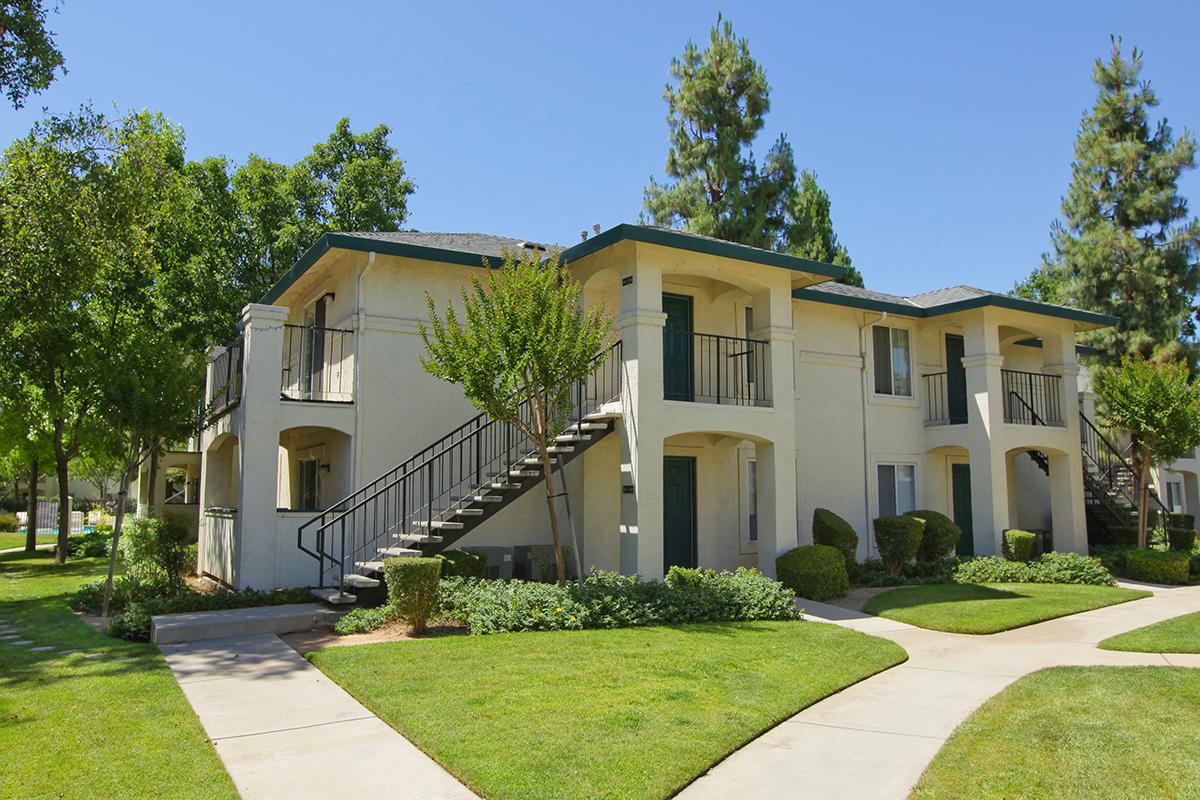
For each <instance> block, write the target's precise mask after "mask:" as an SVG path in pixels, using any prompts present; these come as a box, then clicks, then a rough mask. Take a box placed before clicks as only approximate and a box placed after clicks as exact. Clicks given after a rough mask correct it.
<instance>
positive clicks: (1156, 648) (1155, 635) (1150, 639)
mask: <svg viewBox="0 0 1200 800" xmlns="http://www.w3.org/2000/svg"><path fill="white" fill-rule="evenodd" d="M1100 647H1102V648H1104V649H1105V650H1131V651H1133V652H1137V653H1200V612H1197V613H1195V614H1185V615H1184V616H1182V617H1173V618H1172V619H1165V620H1163V621H1162V622H1157V623H1155V624H1153V625H1147V626H1146V627H1144V628H1138V629H1137V630H1133V631H1129V632H1128V633H1122V634H1120V635H1119V636H1113V637H1112V638H1110V639H1105V640H1104V641H1103V642H1101V643H1100Z"/></svg>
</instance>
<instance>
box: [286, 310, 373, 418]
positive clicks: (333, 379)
mask: <svg viewBox="0 0 1200 800" xmlns="http://www.w3.org/2000/svg"><path fill="white" fill-rule="evenodd" d="M279 387H280V388H279V393H280V396H281V397H283V398H284V399H286V400H306V401H312V402H322V403H350V402H353V401H354V331H352V330H348V329H346V328H325V327H321V326H318V325H290V324H289V325H284V326H283V370H282V374H281V375H280V379H279Z"/></svg>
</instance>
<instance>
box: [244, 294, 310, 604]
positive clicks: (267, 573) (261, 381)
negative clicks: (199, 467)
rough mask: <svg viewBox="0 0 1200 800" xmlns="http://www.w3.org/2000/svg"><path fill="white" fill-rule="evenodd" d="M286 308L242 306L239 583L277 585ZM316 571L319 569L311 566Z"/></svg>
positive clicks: (254, 585) (256, 586)
mask: <svg viewBox="0 0 1200 800" xmlns="http://www.w3.org/2000/svg"><path fill="white" fill-rule="evenodd" d="M286 320H287V309H286V308H280V307H278V306H265V305H258V304H251V305H248V306H246V308H245V309H244V310H243V311H242V323H243V327H244V332H243V338H242V347H243V356H242V358H243V361H242V399H241V404H240V405H239V407H238V408H237V410H236V413H237V415H238V417H239V420H240V425H239V426H238V427H239V429H238V440H239V444H240V446H239V448H238V453H239V458H240V465H239V470H238V479H239V481H240V483H241V485H240V486H239V487H238V494H237V496H238V513H237V530H238V533H237V537H236V539H237V553H236V555H235V559H234V562H235V567H234V570H235V577H236V584H237V587H238V588H243V587H246V586H252V587H254V588H256V589H272V588H275V585H276V574H277V569H276V567H277V564H276V561H277V547H276V534H275V528H276V520H275V516H276V515H275V501H276V497H277V496H278V482H279V387H280V383H279V380H280V374H281V371H282V368H283V324H284V322H285V321H286ZM313 573H314V575H315V574H316V570H315V569H314V570H313Z"/></svg>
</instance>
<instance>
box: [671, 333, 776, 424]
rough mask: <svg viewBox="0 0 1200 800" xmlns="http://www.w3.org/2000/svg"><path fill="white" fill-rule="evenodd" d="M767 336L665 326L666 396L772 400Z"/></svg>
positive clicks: (741, 402) (737, 402)
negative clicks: (760, 337) (734, 334)
mask: <svg viewBox="0 0 1200 800" xmlns="http://www.w3.org/2000/svg"><path fill="white" fill-rule="evenodd" d="M769 347H770V343H769V342H767V341H765V340H763V339H750V338H739V337H737V336H722V335H720V334H716V333H696V332H694V331H672V330H664V331H663V397H664V398H665V399H667V400H684V401H687V402H691V403H715V404H717V405H731V406H769V405H771V396H770V392H769V390H768V387H767V356H768V354H769V350H768V348H769Z"/></svg>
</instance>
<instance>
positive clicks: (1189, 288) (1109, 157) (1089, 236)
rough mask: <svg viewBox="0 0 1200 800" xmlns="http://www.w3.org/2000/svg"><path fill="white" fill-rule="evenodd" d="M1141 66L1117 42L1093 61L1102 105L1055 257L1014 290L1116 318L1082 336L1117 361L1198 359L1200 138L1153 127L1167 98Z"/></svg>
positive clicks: (1076, 165) (1081, 147) (1057, 231)
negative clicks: (1199, 162)
mask: <svg viewBox="0 0 1200 800" xmlns="http://www.w3.org/2000/svg"><path fill="white" fill-rule="evenodd" d="M1141 71H1142V53H1141V52H1139V51H1138V50H1137V49H1134V50H1133V51H1132V53H1131V54H1130V57H1129V58H1128V59H1126V58H1125V56H1124V55H1123V54H1122V51H1121V40H1120V39H1116V38H1114V39H1113V41H1112V50H1111V53H1110V55H1109V58H1108V60H1103V59H1097V60H1096V62H1095V64H1094V66H1093V68H1092V80H1093V81H1094V82H1095V84H1096V86H1097V95H1096V102H1095V105H1094V106H1093V107H1092V108H1091V110H1089V111H1088V112H1087V113H1086V114H1085V115H1084V117H1083V121H1082V122H1081V123H1080V127H1079V134H1078V137H1077V139H1076V141H1075V160H1074V162H1073V164H1072V167H1071V183H1070V186H1069V187H1068V190H1067V196H1066V197H1065V198H1064V199H1063V203H1062V212H1063V219H1062V220H1060V221H1057V222H1055V224H1054V226H1053V229H1052V232H1051V240H1052V244H1053V248H1054V251H1053V253H1049V254H1047V255H1046V256H1044V257H1043V263H1042V266H1041V267H1039V268H1038V269H1037V270H1034V273H1033V275H1031V276H1030V277H1029V278H1028V279H1027V280H1026V281H1025V282H1023V283H1022V284H1020V285H1019V286H1018V287H1017V292H1018V294H1022V295H1024V296H1027V297H1032V298H1033V299H1038V300H1045V301H1048V302H1057V303H1065V304H1068V305H1072V306H1076V307H1079V308H1086V309H1089V310H1092V311H1100V312H1103V313H1108V314H1114V315H1117V316H1118V317H1119V319H1120V321H1119V322H1118V323H1117V324H1116V325H1115V326H1114V327H1112V328H1104V329H1101V330H1098V331H1094V332H1091V333H1088V334H1086V335H1085V336H1084V337H1083V338H1084V340H1085V341H1086V342H1087V343H1088V344H1090V345H1092V346H1094V347H1096V348H1097V349H1099V350H1100V352H1101V353H1102V356H1103V358H1104V360H1105V361H1107V362H1108V363H1115V362H1116V361H1118V360H1119V359H1120V358H1121V357H1122V356H1124V355H1137V356H1141V357H1145V358H1154V359H1157V360H1160V361H1173V360H1176V359H1178V358H1181V357H1185V356H1186V357H1189V358H1191V359H1193V360H1194V358H1195V353H1194V352H1193V351H1194V349H1195V348H1194V346H1193V340H1194V337H1195V313H1196V301H1195V297H1196V292H1197V290H1200V263H1198V261H1197V252H1196V248H1197V245H1198V243H1200V220H1197V219H1196V218H1195V217H1190V218H1189V215H1188V207H1187V201H1186V200H1185V199H1184V198H1183V197H1182V196H1181V195H1180V194H1179V178H1180V176H1181V175H1182V174H1183V173H1184V171H1186V170H1191V169H1194V168H1195V166H1196V141H1195V139H1193V138H1192V137H1191V136H1190V135H1188V134H1187V133H1186V132H1185V133H1184V134H1183V135H1182V136H1180V137H1179V138H1176V137H1175V136H1174V135H1173V133H1172V131H1171V128H1170V126H1169V125H1168V124H1167V120H1166V119H1161V120H1158V121H1157V122H1155V121H1152V120H1151V118H1150V112H1151V110H1152V109H1153V108H1154V107H1155V106H1157V105H1158V97H1157V95H1156V94H1155V92H1154V90H1153V88H1152V87H1151V86H1150V83H1149V82H1148V81H1143V80H1141Z"/></svg>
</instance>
